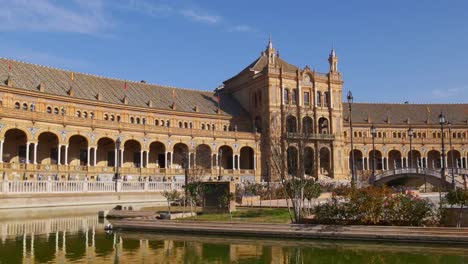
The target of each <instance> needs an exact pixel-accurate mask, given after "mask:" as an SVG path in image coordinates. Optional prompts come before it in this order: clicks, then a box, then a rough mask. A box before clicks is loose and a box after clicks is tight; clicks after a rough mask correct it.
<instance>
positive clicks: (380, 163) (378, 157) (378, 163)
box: [369, 149, 384, 170]
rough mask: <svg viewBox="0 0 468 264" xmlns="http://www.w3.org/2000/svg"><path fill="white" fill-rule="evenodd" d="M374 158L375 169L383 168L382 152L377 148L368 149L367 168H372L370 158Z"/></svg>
mask: <svg viewBox="0 0 468 264" xmlns="http://www.w3.org/2000/svg"><path fill="white" fill-rule="evenodd" d="M373 153H375V156H373ZM373 157H374V158H375V161H374V162H375V170H383V169H384V164H383V161H382V157H383V155H382V152H381V151H380V150H378V149H376V150H375V151H374V150H371V151H369V161H370V162H369V168H370V169H372V168H373V164H374V162H373V160H372V158H373Z"/></svg>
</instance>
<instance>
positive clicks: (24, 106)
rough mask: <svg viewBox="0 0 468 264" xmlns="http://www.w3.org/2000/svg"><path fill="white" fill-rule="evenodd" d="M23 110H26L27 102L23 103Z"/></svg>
mask: <svg viewBox="0 0 468 264" xmlns="http://www.w3.org/2000/svg"><path fill="white" fill-rule="evenodd" d="M23 110H25V111H28V104H27V103H24V104H23Z"/></svg>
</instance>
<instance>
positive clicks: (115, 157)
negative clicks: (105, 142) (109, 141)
mask: <svg viewBox="0 0 468 264" xmlns="http://www.w3.org/2000/svg"><path fill="white" fill-rule="evenodd" d="M117 151H118V150H117V148H115V149H114V167H117V166H119V164H118V163H117V162H118V160H117V153H118V152H117Z"/></svg>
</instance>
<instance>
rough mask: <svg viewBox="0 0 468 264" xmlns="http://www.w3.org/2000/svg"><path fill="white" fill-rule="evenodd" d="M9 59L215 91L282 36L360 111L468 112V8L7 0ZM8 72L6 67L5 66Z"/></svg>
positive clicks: (2, 52) (3, 45)
mask: <svg viewBox="0 0 468 264" xmlns="http://www.w3.org/2000/svg"><path fill="white" fill-rule="evenodd" d="M0 6H1V7H2V11H1V12H0V34H1V35H0V36H1V41H0V56H2V57H7V58H14V59H19V60H24V61H28V62H32V63H37V64H43V65H48V66H53V67H57V68H64V69H70V70H74V71H79V72H85V73H92V74H97V75H103V76H109V77H116V78H121V79H129V80H135V81H139V80H146V81H147V82H150V83H158V84H164V85H171V86H176V87H186V88H193V89H203V90H212V89H214V88H215V87H216V86H218V85H219V84H221V83H222V81H223V80H226V79H228V78H229V77H231V76H233V75H235V74H236V73H238V72H239V71H240V70H242V69H243V68H244V67H245V66H247V65H248V64H249V63H251V62H252V61H253V60H254V59H256V58H257V57H258V56H259V55H260V52H261V51H262V50H263V49H264V48H265V46H266V44H267V40H268V36H269V35H270V34H271V36H272V38H273V44H274V46H275V47H276V48H277V49H278V50H279V51H280V55H281V57H282V58H283V59H285V60H287V61H288V62H289V63H291V64H294V65H297V66H300V67H304V66H305V65H309V66H310V67H311V68H316V69H317V70H318V71H322V72H326V71H327V70H328V62H327V57H328V53H329V51H330V48H331V46H332V44H333V45H334V46H335V49H336V51H337V54H338V56H339V58H340V64H339V69H340V71H341V72H342V74H343V78H344V81H345V85H344V90H345V92H346V91H347V90H349V89H351V90H352V91H353V94H354V97H355V100H356V101H359V102H396V103H402V102H404V101H409V102H412V103H467V102H468V49H467V47H468V15H467V12H468V1H464V0H458V1H457V0H446V1H442V0H433V1H429V0H419V1H416V0H413V1H407V0H406V1H399V0H393V1H374V0H369V1H349V0H348V1H346V0H343V1H260V0H259V1H251V0H237V1H219V0H218V1H181V0H174V1H169V0H166V1H156V0H154V1H152V0H68V1H65V0H63V1H58V0H30V1H27V0H0ZM0 67H6V66H1V65H0Z"/></svg>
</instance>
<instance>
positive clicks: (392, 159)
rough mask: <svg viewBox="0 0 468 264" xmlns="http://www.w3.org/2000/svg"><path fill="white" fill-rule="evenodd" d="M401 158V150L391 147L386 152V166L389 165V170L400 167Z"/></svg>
mask: <svg viewBox="0 0 468 264" xmlns="http://www.w3.org/2000/svg"><path fill="white" fill-rule="evenodd" d="M401 158H402V155H401V152H400V151H399V150H397V149H392V150H390V151H389V152H388V166H389V169H391V170H395V169H398V168H402V167H403V166H402V164H401Z"/></svg>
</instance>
